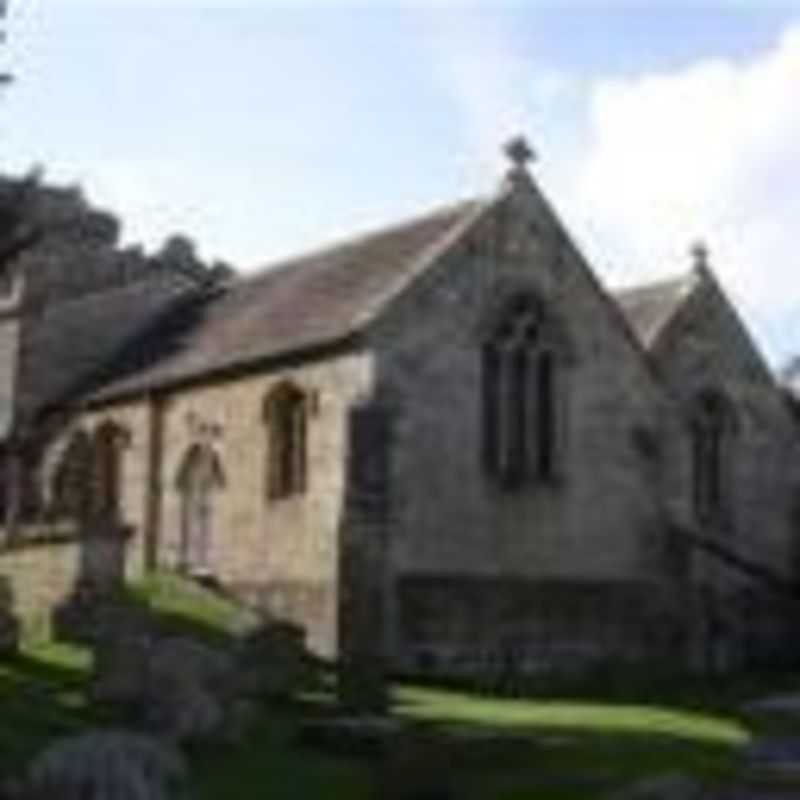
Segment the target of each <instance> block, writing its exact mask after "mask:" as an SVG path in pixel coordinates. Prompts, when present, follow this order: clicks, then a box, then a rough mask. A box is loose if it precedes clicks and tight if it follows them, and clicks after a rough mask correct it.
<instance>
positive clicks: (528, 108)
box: [0, 0, 800, 362]
mask: <svg viewBox="0 0 800 800" xmlns="http://www.w3.org/2000/svg"><path fill="white" fill-rule="evenodd" d="M10 14H11V18H10V20H9V25H8V27H9V33H10V44H9V47H8V48H7V49H8V51H9V52H8V53H7V54H6V57H5V60H6V61H10V62H11V63H12V64H13V67H14V70H15V71H16V73H17V75H18V81H17V83H16V85H15V86H13V87H12V88H11V89H10V90H8V91H7V92H6V97H5V99H4V102H3V105H2V114H1V115H0V136H1V137H2V149H1V150H0V166H2V167H3V168H5V169H7V170H16V171H19V170H22V169H24V168H25V167H26V166H28V165H30V164H31V163H32V162H40V163H42V164H43V165H44V166H45V168H46V170H47V172H48V174H49V175H50V176H51V178H53V179H55V180H57V181H58V182H62V183H71V182H79V183H80V184H82V185H83V186H84V188H85V189H86V191H87V193H88V194H89V196H90V197H91V198H92V199H93V200H95V201H96V202H98V203H100V204H103V205H107V206H110V207H111V208H113V209H115V210H116V211H117V212H118V213H119V214H120V215H121V216H122V218H123V219H124V221H125V228H126V238H128V239H130V240H143V241H144V242H146V243H147V245H148V246H156V245H157V244H158V243H159V242H160V241H161V239H163V237H164V236H165V235H167V234H168V233H170V232H172V231H175V230H182V231H184V232H186V233H188V234H189V235H191V236H192V237H193V238H194V239H195V240H196V241H197V242H198V244H199V246H200V250H201V252H202V253H203V254H205V255H206V256H210V257H223V258H225V259H227V260H229V261H231V262H233V263H234V264H235V265H236V266H237V267H239V268H242V269H250V268H253V267H254V266H256V265H260V264H263V263H265V262H268V261H270V260H272V259H274V258H277V257H280V256H283V255H286V254H288V253H291V252H294V251H297V250H302V249H304V248H307V247H313V246H316V245H318V244H320V243H321V242H323V241H324V240H326V239H329V238H331V237H337V236H341V235H346V234H348V233H351V232H354V231H357V230H359V229H361V228H364V227H370V226H372V225H376V224H382V223H384V222H387V221H389V220H391V219H393V218H396V217H399V216H401V215H404V214H409V213H414V212H416V211H418V210H420V209H424V208H426V207H428V206H433V205H436V204H438V203H442V202H449V201H451V200H455V199H458V198H460V197H463V196H465V195H470V194H473V193H475V192H489V191H491V190H492V188H493V187H494V185H495V183H496V181H497V180H498V178H499V177H500V175H501V173H502V169H503V165H502V159H501V158H500V156H499V147H500V144H501V142H502V141H503V140H504V139H505V138H507V137H508V136H509V135H510V134H512V133H515V132H517V131H518V130H522V131H524V132H525V133H526V134H527V135H528V136H529V138H530V139H531V141H532V142H533V143H534V144H535V146H536V147H537V149H538V151H539V153H540V156H541V159H540V163H539V164H538V165H537V167H536V172H537V175H538V177H539V179H540V181H541V183H542V185H543V186H544V188H545V190H546V191H547V192H548V194H549V196H550V197H551V199H552V201H553V202H554V204H555V205H556V207H557V208H558V209H559V210H560V211H561V213H562V215H563V217H564V218H565V221H566V223H567V224H568V226H569V227H570V228H571V229H572V230H573V231H574V233H575V234H576V238H577V240H578V242H579V244H580V245H581V247H582V249H583V251H584V253H585V254H586V255H587V257H588V258H589V260H590V262H591V263H592V264H593V265H594V266H595V267H596V269H597V270H598V272H599V273H600V274H601V276H602V277H603V278H604V279H606V280H607V281H609V282H611V283H630V282H636V281H639V280H646V279H649V278H651V277H657V276H659V275H662V274H666V273H670V272H675V271H678V270H681V269H684V268H686V267H687V265H688V256H687V252H688V247H689V244H690V242H691V241H692V240H693V239H694V238H696V237H701V236H702V237H704V238H705V239H706V240H707V241H708V243H709V244H710V246H711V249H712V260H713V264H714V266H715V268H716V269H717V271H718V272H719V274H720V276H721V278H722V280H723V282H724V283H725V285H726V287H727V288H728V289H729V291H730V293H731V294H732V295H733V296H734V298H735V299H736V301H737V302H739V303H740V304H741V305H742V307H743V308H744V311H745V315H746V317H747V319H748V321H749V322H751V323H752V325H753V326H754V328H755V330H756V332H757V335H758V338H759V341H760V342H761V343H762V344H763V345H764V346H765V347H766V348H767V350H768V352H769V355H770V357H771V358H772V360H773V361H774V362H779V361H780V360H782V359H783V358H784V357H785V355H786V354H788V353H789V352H791V351H796V350H800V281H798V279H797V278H796V273H797V270H798V268H800V257H798V256H797V248H796V245H795V243H794V228H795V227H796V226H797V224H798V223H797V221H798V220H800V190H798V189H797V187H798V186H800V102H798V99H800V5H797V4H795V5H775V4H770V3H758V4H756V3H755V2H753V3H745V2H717V3H714V4H707V5H703V6H701V5H699V4H690V3H687V2H684V3H678V4H674V3H673V4H670V5H669V6H667V5H663V6H661V5H659V4H658V3H644V2H639V3H627V4H625V5H622V4H618V3H617V4H615V3H604V4H600V3H592V2H588V1H587V2H583V3H580V4H578V3H570V2H562V3H554V2H553V3H540V2H530V3H526V4H510V3H493V4H488V3H483V4H480V3H477V4H476V3H472V4H465V3H459V2H456V1H455V0H450V1H449V2H448V1H447V0H439V2H430V3H426V4H422V3H416V4H411V3H405V4H398V3H394V4H392V5H390V4H388V3H380V2H376V1H373V2H371V3H349V4H341V3H335V2H333V1H332V0H329V2H309V1H308V0H305V2H304V1H303V0H300V1H299V2H294V3H291V4H289V3H284V4H278V3H271V2H265V1H259V0H250V2H247V1H246V0H242V1H241V2H238V3H237V2H221V0H216V2H214V0H205V2H202V1H201V0H197V1H196V2H195V0H159V2H156V0H138V1H137V0H16V2H15V0H12V2H11V8H10Z"/></svg>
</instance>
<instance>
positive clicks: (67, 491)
mask: <svg viewBox="0 0 800 800" xmlns="http://www.w3.org/2000/svg"><path fill="white" fill-rule="evenodd" d="M93 473H94V450H93V447H92V440H91V438H90V436H89V434H88V433H87V432H86V431H84V430H79V431H76V432H75V433H74V434H73V435H72V437H71V438H70V439H69V441H68V442H67V445H66V447H65V448H64V451H63V452H62V454H61V458H60V459H59V461H58V463H57V464H56V468H55V471H54V472H53V479H52V484H51V491H50V510H51V513H52V514H53V516H55V517H66V518H70V519H84V518H85V517H86V516H87V515H88V514H89V512H90V511H91V502H92V488H93V483H94V474H93Z"/></svg>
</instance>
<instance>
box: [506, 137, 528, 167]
mask: <svg viewBox="0 0 800 800" xmlns="http://www.w3.org/2000/svg"><path fill="white" fill-rule="evenodd" d="M503 151H504V152H505V154H506V156H508V160H509V161H510V162H511V167H512V169H513V171H514V172H524V171H526V169H527V167H528V164H529V163H532V162H534V161H536V153H535V152H534V150H533V148H532V147H531V146H530V145H529V144H528V140H527V139H526V138H525V137H524V136H515V137H514V138H513V139H510V140H509V141H508V142H506V144H505V146H504V147H503Z"/></svg>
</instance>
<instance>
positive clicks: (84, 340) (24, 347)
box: [0, 140, 800, 675]
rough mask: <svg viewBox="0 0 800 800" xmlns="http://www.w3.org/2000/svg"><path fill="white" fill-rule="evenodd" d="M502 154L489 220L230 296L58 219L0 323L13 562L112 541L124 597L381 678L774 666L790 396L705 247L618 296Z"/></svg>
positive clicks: (293, 267) (276, 273)
mask: <svg viewBox="0 0 800 800" xmlns="http://www.w3.org/2000/svg"><path fill="white" fill-rule="evenodd" d="M507 153H508V156H509V160H510V165H509V169H508V172H507V174H506V175H505V176H504V178H503V180H502V182H501V184H500V186H499V187H498V189H497V190H496V191H495V192H494V193H493V194H491V195H490V196H488V197H485V198H476V199H472V200H468V201H466V202H461V203H459V204H457V205H451V206H448V207H445V208H441V209H438V210H435V211H433V212H430V213H427V214H424V215H421V216H418V217H416V218H413V219H410V220H404V221H401V222H399V223H398V224H396V225H392V226H391V227H388V228H386V229H383V230H379V231H375V232H371V233H367V234H366V235H362V236H358V237H355V238H351V239H348V240H346V241H341V242H338V243H335V244H333V245H332V246H329V247H324V248H321V249H317V250H314V251H312V252H310V253H308V254H305V255H301V256H299V257H297V258H294V259H291V260H289V261H286V262H284V263H280V264H275V265H270V266H269V267H268V268H265V269H264V270H263V271H261V272H258V273H256V274H248V275H246V276H243V277H235V276H233V275H232V274H231V273H230V272H229V271H227V270H208V269H203V268H202V265H200V266H199V267H198V264H197V261H196V259H195V258H194V256H193V254H192V253H191V250H190V248H187V247H180V246H177V247H173V248H171V252H169V253H162V254H161V255H160V256H157V257H144V256H143V255H142V254H141V253H136V252H131V251H124V250H120V249H119V247H118V246H117V234H118V231H117V230H116V227H115V222H114V220H113V218H111V217H109V216H108V215H104V214H103V213H101V212H97V211H94V210H89V209H87V208H83V209H82V211H81V213H80V214H77V215H75V214H73V216H72V217H70V215H69V214H66V217H65V219H64V220H62V224H61V225H59V226H56V231H55V232H54V233H53V234H52V235H48V236H46V237H45V238H44V240H43V241H42V242H41V243H40V244H39V245H37V247H36V248H34V249H33V250H32V251H31V252H28V253H26V254H24V256H23V257H21V258H20V259H19V260H18V263H16V264H15V265H14V268H13V269H12V270H11V272H10V273H9V274H8V275H7V276H5V278H4V288H3V293H4V297H3V298H2V300H0V306H1V308H0V353H1V354H2V357H0V425H2V431H1V432H2V436H3V444H2V510H3V514H4V515H5V528H4V536H5V537H6V539H7V541H18V540H24V539H25V537H26V536H35V535H40V533H41V530H43V528H42V526H45V527H46V526H51V527H52V526H57V525H59V524H61V523H64V522H65V521H67V522H69V521H72V522H73V523H74V525H73V528H72V529H73V530H75V531H76V535H78V536H83V537H87V538H88V537H92V536H94V537H103V536H106V537H112V536H119V537H121V539H123V540H124V548H125V571H126V573H127V575H128V576H129V577H136V576H137V575H140V574H141V573H142V572H143V571H145V570H151V569H156V568H169V569H177V570H181V571H184V572H186V573H188V574H190V575H193V576H195V577H196V578H197V579H198V580H203V581H205V582H207V583H209V584H212V585H215V586H219V587H220V588H221V589H223V590H225V591H228V592H232V593H234V594H236V595H237V596H239V597H241V598H243V599H244V600H245V601H247V602H248V603H252V604H255V605H258V606H259V607H261V608H263V609H266V610H267V611H269V612H270V613H271V614H273V615H274V616H275V617H277V618H285V619H289V620H292V621H294V622H296V623H298V624H300V625H302V626H303V628H304V629H305V631H306V634H307V639H308V642H309V645H310V647H311V648H312V649H313V650H314V651H315V652H316V653H318V654H320V655H322V656H325V657H328V658H342V659H345V658H357V657H362V656H363V657H371V658H380V659H382V660H383V663H387V664H388V665H389V666H390V668H391V669H394V670H398V671H408V672H420V671H423V672H429V673H441V674H449V675H457V674H474V673H481V672H486V671H497V670H505V671H508V670H512V669H513V670H518V671H521V672H541V671H548V670H563V669H580V668H584V667H592V666H594V665H598V664H604V663H618V662H626V663H629V662H632V663H642V662H653V661H658V662H659V663H664V661H665V660H666V661H668V662H669V663H670V664H671V665H672V666H674V667H675V668H676V669H688V668H694V669H704V668H713V669H722V668H734V667H737V666H744V665H747V664H752V663H756V662H757V659H758V657H759V654H761V653H764V652H769V651H770V648H772V651H773V652H774V651H775V650H776V649H778V650H779V649H780V647H781V644H782V642H783V641H784V639H783V638H782V637H785V636H786V620H787V617H791V612H789V613H788V614H787V612H786V606H787V604H788V605H789V606H790V607H791V604H792V603H793V602H794V600H793V599H791V593H792V591H793V590H794V586H795V581H796V578H797V566H798V561H797V557H798V543H800V504H799V503H798V497H799V494H798V487H800V423H799V422H798V415H797V412H796V408H795V409H794V410H793V405H792V401H791V400H790V397H789V392H788V390H787V388H786V387H783V386H782V385H781V384H780V382H779V381H778V380H777V379H776V377H775V376H774V375H773V374H772V372H771V370H770V368H769V367H768V365H767V364H766V362H765V360H764V358H763V356H762V354H761V353H760V352H759V350H758V348H757V346H756V345H755V344H754V342H753V339H752V337H751V335H750V333H749V332H748V330H747V328H746V327H745V325H744V324H743V322H742V320H741V318H740V317H739V315H738V314H737V311H736V309H735V308H734V307H733V306H732V305H731V303H730V301H729V300H728V298H727V297H726V294H725V291H724V289H723V287H722V286H721V285H720V283H719V281H718V280H717V278H716V277H715V275H714V273H713V271H712V268H711V267H710V265H709V260H710V259H709V255H708V253H707V251H706V249H705V248H704V247H703V246H700V245H698V246H696V247H695V248H694V249H693V251H692V253H691V256H690V261H691V263H687V265H686V269H685V271H684V272H683V273H682V274H679V275H677V276H676V277H674V278H672V279H668V280H663V281H659V282H657V283H653V284H649V285H645V286H640V287H636V288H630V289H626V290H624V291H618V292H612V291H610V290H609V289H608V288H607V287H605V286H604V285H603V284H602V282H601V281H600V279H599V278H598V276H597V274H596V273H595V272H594V271H593V270H592V268H591V266H590V265H589V264H588V263H587V262H586V260H585V258H584V256H583V255H582V254H581V253H580V251H579V250H578V249H577V248H576V246H575V244H574V242H573V240H572V239H571V237H570V234H569V232H568V231H567V230H566V229H565V227H564V225H563V224H562V222H561V221H560V220H559V219H558V218H557V216H556V214H555V213H554V211H553V209H552V207H551V206H550V205H549V203H548V201H547V200H546V198H545V197H544V196H543V194H542V192H541V190H540V189H539V187H538V186H537V183H536V181H535V178H534V177H533V175H532V174H531V170H530V163H529V162H530V151H529V150H528V148H527V146H526V145H525V143H524V141H522V140H515V141H514V142H512V143H511V144H510V145H509V147H508V148H507ZM45 194H46V195H47V197H48V198H49V202H50V203H51V205H53V204H54V205H55V206H56V207H58V208H62V207H64V206H65V205H66V206H68V207H74V205H75V203H76V202H77V201H76V199H75V197H74V196H73V197H71V199H70V200H69V202H66V201H65V200H64V198H63V197H61V198H60V200H59V197H57V195H58V192H55V190H52V191H50V192H49V194H48V193H45ZM56 201H58V202H56ZM59 202H60V205H59ZM70 204H71V205H70ZM73 210H74V209H73ZM48 213H50V214H51V215H52V213H54V212H53V211H52V209H51V210H50V212H48ZM184 244H185V243H184ZM187 251H188V252H187ZM37 531H38V532H39V533H37Z"/></svg>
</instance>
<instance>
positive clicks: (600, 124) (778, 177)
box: [570, 28, 800, 354]
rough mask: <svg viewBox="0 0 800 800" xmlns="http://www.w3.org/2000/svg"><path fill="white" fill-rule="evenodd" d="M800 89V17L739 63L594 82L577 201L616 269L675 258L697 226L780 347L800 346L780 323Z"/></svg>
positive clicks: (788, 280)
mask: <svg viewBox="0 0 800 800" xmlns="http://www.w3.org/2000/svg"><path fill="white" fill-rule="evenodd" d="M799 95H800V28H794V29H790V30H787V31H786V32H785V33H784V35H783V36H782V37H781V38H780V40H779V41H778V42H777V43H776V45H775V46H774V48H772V49H771V50H769V51H767V52H765V53H763V54H761V55H759V56H758V57H755V58H753V59H752V60H750V61H747V62H744V63H734V62H730V61H725V60H708V61H704V62H700V63H697V64H694V65H691V66H689V67H687V68H685V69H683V70H681V71H679V72H675V73H669V74H663V75H646V76H641V77H638V78H636V79H632V80H615V79H609V80H602V81H599V82H598V83H597V84H596V85H595V86H594V87H593V90H592V94H591V101H590V115H589V126H590V127H589V137H590V147H589V149H588V152H587V154H586V158H585V161H584V163H583V166H582V168H581V170H580V173H579V175H578V179H577V181H576V183H575V185H574V186H573V187H572V189H571V192H572V199H571V201H570V205H576V204H577V203H580V204H582V206H583V213H584V214H585V215H586V216H588V217H591V218H592V220H593V225H594V226H595V228H596V229H597V230H600V231H601V233H600V235H599V236H597V235H590V236H589V237H588V238H589V239H595V240H596V241H597V243H598V244H599V243H600V242H601V241H602V242H603V243H604V244H605V245H607V246H608V247H609V249H610V250H611V251H612V254H613V255H614V256H615V257H616V258H617V259H618V265H617V267H616V269H612V270H611V275H612V277H614V278H622V279H624V280H637V279H641V278H643V277H649V276H650V275H655V274H660V273H663V272H665V271H668V270H670V269H675V267H676V265H677V264H680V262H681V260H682V261H683V262H684V263H685V262H686V256H685V253H686V248H687V246H688V243H689V242H690V241H691V240H692V239H694V238H697V237H702V238H704V239H706V240H707V241H708V243H709V244H710V245H711V247H712V254H713V263H714V266H715V267H716V269H717V271H718V272H719V274H720V276H721V277H722V280H723V282H724V283H725V285H726V286H727V287H728V288H729V290H730V292H731V293H732V294H733V296H734V298H735V299H736V300H737V301H738V302H739V303H740V304H741V305H742V306H743V307H744V310H745V314H746V316H747V317H748V318H749V319H750V321H751V322H753V323H754V324H755V326H756V329H757V331H758V332H759V333H760V334H761V336H762V338H766V339H767V340H768V343H769V345H770V346H771V349H772V350H773V354H775V352H776V351H778V350H783V349H784V348H788V347H791V346H793V347H795V348H800V330H795V331H794V332H793V336H794V342H792V341H791V339H792V332H791V331H788V330H786V329H785V328H784V325H788V324H789V320H792V319H795V320H796V318H797V314H798V311H800V276H798V270H800V255H798V251H797V247H796V244H795V230H796V226H797V221H798V220H800V192H799V191H798V190H797V187H798V186H800V104H798V102H797V99H798V96H799ZM777 320H784V321H785V322H783V323H781V324H780V325H778V324H777Z"/></svg>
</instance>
